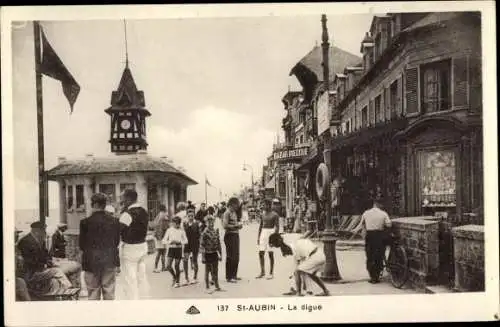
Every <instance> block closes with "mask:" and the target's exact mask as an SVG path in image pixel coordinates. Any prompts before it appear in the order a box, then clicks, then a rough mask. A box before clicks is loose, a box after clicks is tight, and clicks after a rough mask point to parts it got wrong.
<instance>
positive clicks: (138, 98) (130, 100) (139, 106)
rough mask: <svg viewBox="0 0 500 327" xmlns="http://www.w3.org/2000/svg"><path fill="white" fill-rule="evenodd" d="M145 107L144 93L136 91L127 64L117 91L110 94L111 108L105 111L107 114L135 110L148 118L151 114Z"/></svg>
mask: <svg viewBox="0 0 500 327" xmlns="http://www.w3.org/2000/svg"><path fill="white" fill-rule="evenodd" d="M145 106H146V102H145V99H144V92H143V91H139V90H138V89H137V85H136V84H135V81H134V77H133V76H132V72H131V71H130V68H129V67H128V64H127V65H126V66H125V69H124V70H123V74H122V78H121V79H120V84H119V85H118V89H117V90H116V91H113V92H112V93H111V107H109V108H108V109H106V110H105V111H106V113H109V112H110V111H115V110H120V111H121V110H127V109H135V110H141V111H144V112H145V113H146V115H147V116H150V115H151V114H150V113H149V111H148V110H147V109H146V107H145Z"/></svg>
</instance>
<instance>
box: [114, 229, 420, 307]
mask: <svg viewBox="0 0 500 327" xmlns="http://www.w3.org/2000/svg"><path fill="white" fill-rule="evenodd" d="M257 231H258V226H257V225H256V224H250V225H247V226H245V227H244V229H243V230H242V231H241V234H240V238H241V240H240V242H241V258H240V264H239V273H238V274H239V277H241V278H242V280H241V281H239V282H238V283H236V284H231V283H226V281H225V279H224V271H225V265H224V261H222V262H220V264H219V281H220V284H221V287H222V288H223V289H224V290H225V292H216V293H212V294H207V293H206V292H205V286H204V282H203V276H204V269H205V268H204V266H203V265H201V264H200V271H199V276H198V277H199V283H198V284H195V285H187V286H183V287H180V288H173V287H172V286H171V285H172V277H171V275H170V273H168V272H161V273H153V268H154V258H155V254H151V255H149V256H148V259H147V270H148V279H149V283H150V285H151V291H150V297H149V298H152V299H186V298H214V297H216V298H238V297H279V296H282V293H283V292H286V291H288V289H289V287H290V280H289V279H288V277H289V276H290V274H291V272H292V267H293V261H292V258H290V257H287V258H284V257H283V256H282V255H281V252H280V251H279V250H278V251H277V252H276V253H275V258H276V259H275V261H276V263H275V274H274V279H273V280H266V279H255V276H257V275H258V273H259V263H258V254H257V245H256V240H257ZM299 236H300V235H299V234H286V235H285V242H293V241H294V240H296V239H297V238H298V237H299ZM223 247H224V245H223ZM223 252H224V251H223ZM223 256H224V257H225V254H224V253H223ZM200 262H201V260H200ZM337 262H338V265H339V270H340V274H341V277H342V281H340V282H339V283H329V284H327V287H328V289H329V290H330V292H331V293H332V295H333V296H338V295H365V294H412V293H413V294H414V293H415V291H413V290H409V289H403V290H400V289H396V288H394V287H393V286H392V285H391V284H390V283H389V282H388V281H383V282H382V283H380V284H375V285H373V284H370V283H368V277H367V273H366V270H365V254H364V251H363V248H361V247H355V248H352V249H350V250H347V249H346V250H344V251H337ZM268 264H269V260H268V257H267V256H266V265H268ZM266 268H267V269H268V266H266ZM190 275H191V274H190ZM221 277H222V278H221ZM183 281H184V278H183V274H181V283H182V282H183ZM120 283H121V280H120V276H119V277H118V281H117V299H121V298H122V291H121V287H120ZM313 291H314V292H315V293H318V292H319V291H320V290H319V287H317V286H316V285H314V289H313Z"/></svg>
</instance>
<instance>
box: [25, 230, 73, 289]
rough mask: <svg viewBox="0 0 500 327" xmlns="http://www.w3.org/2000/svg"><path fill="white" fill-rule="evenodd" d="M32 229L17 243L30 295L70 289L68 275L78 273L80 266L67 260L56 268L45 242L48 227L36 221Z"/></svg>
mask: <svg viewBox="0 0 500 327" xmlns="http://www.w3.org/2000/svg"><path fill="white" fill-rule="evenodd" d="M30 227H31V231H30V233H29V234H27V235H26V236H24V237H23V238H21V239H20V240H19V242H18V243H17V248H18V250H19V252H20V254H21V256H22V258H23V261H24V280H25V281H26V284H27V286H28V289H29V291H30V293H31V294H32V295H34V296H43V295H51V294H55V293H57V292H58V291H60V290H61V289H68V288H70V287H71V286H72V285H71V282H70V281H69V279H68V277H67V275H71V274H73V273H75V272H78V271H79V270H80V264H79V263H77V262H74V261H69V260H65V261H67V262H65V263H64V264H59V265H57V266H56V265H55V264H54V263H53V261H52V258H51V257H50V255H49V252H48V251H47V246H46V242H45V238H46V231H45V229H46V227H47V225H45V224H44V223H42V222H40V221H36V222H34V223H32V224H31V226H30Z"/></svg>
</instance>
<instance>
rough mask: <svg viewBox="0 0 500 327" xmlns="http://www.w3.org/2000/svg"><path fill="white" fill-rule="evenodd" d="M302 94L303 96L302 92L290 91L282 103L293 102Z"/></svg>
mask: <svg viewBox="0 0 500 327" xmlns="http://www.w3.org/2000/svg"><path fill="white" fill-rule="evenodd" d="M301 94H302V91H288V92H287V93H286V94H285V95H284V96H283V98H281V102H283V103H285V102H289V101H290V100H292V99H293V98H295V97H296V96H299V95H301Z"/></svg>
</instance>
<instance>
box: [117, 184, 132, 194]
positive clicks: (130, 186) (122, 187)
mask: <svg viewBox="0 0 500 327" xmlns="http://www.w3.org/2000/svg"><path fill="white" fill-rule="evenodd" d="M126 189H130V190H135V184H134V183H125V184H120V193H121V192H123V191H125V190H126Z"/></svg>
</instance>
